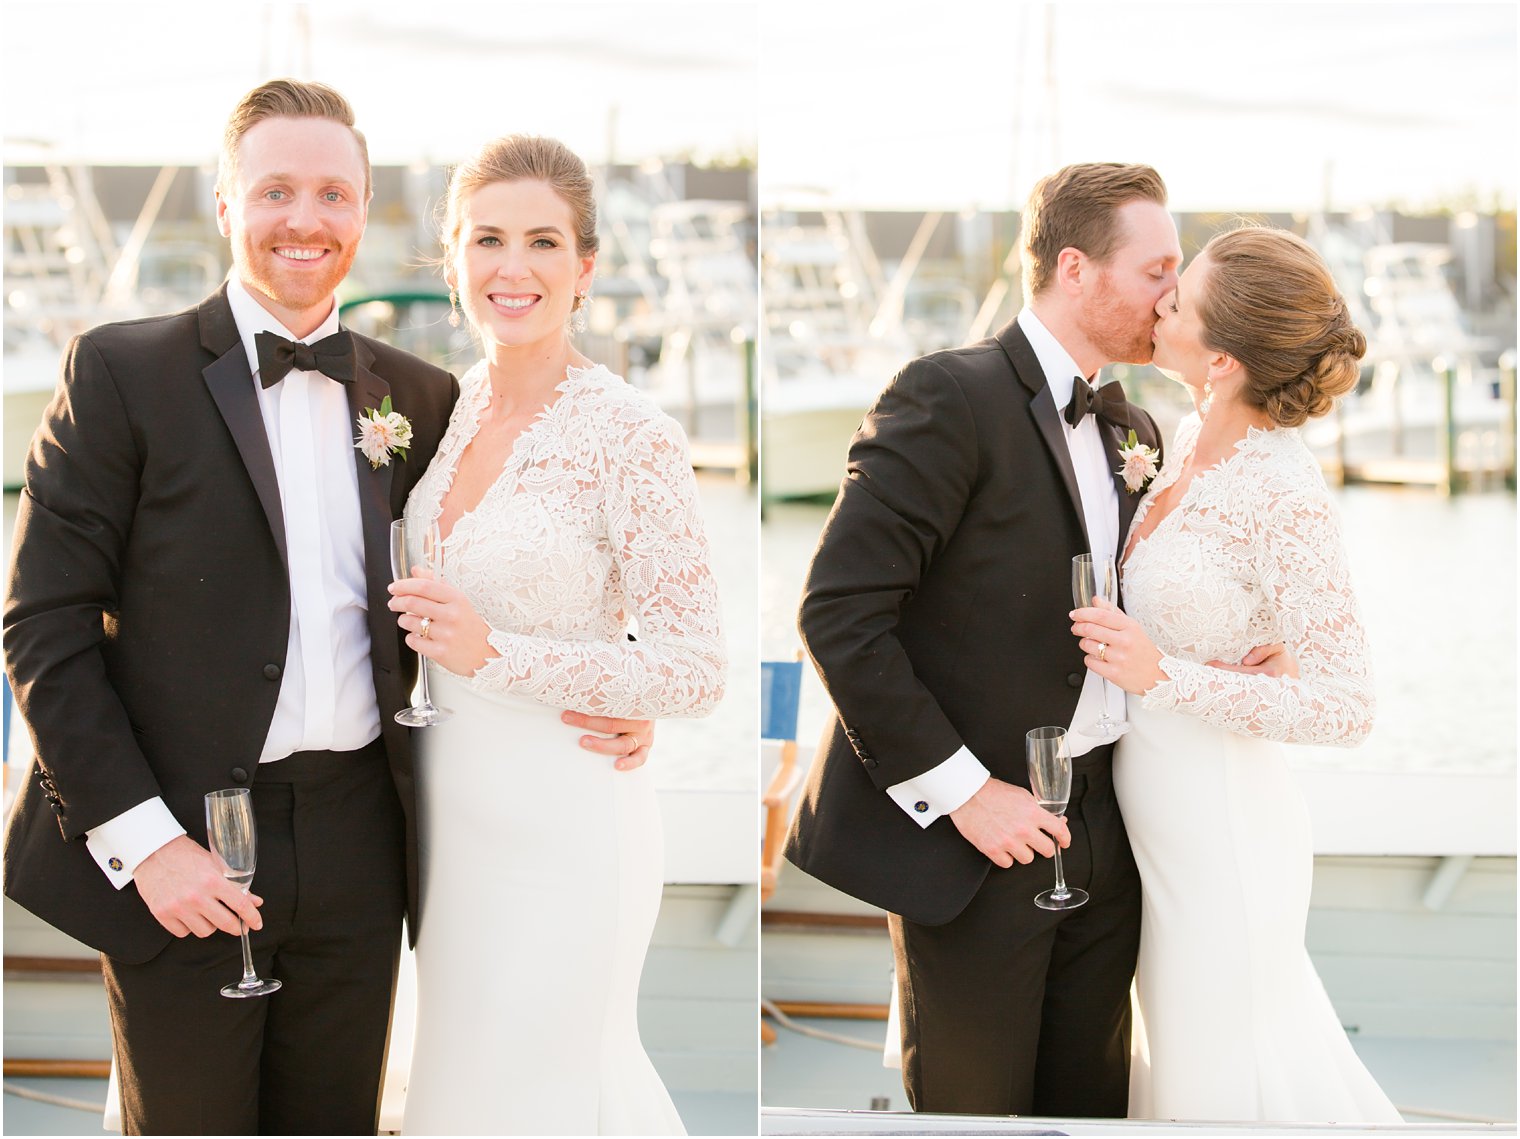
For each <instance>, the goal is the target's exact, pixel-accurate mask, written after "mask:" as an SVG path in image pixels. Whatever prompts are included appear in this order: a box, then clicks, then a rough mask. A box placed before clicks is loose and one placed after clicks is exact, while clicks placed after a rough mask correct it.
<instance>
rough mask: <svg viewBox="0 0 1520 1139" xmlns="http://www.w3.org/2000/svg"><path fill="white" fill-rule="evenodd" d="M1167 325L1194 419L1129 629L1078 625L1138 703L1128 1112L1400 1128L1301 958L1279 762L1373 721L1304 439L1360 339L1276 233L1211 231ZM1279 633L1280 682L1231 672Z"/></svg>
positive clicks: (1290, 241)
mask: <svg viewBox="0 0 1520 1139" xmlns="http://www.w3.org/2000/svg"><path fill="white" fill-rule="evenodd" d="M1157 313H1158V315H1159V317H1160V320H1159V322H1158V323H1157V325H1156V332H1155V339H1156V354H1155V363H1156V365H1157V366H1158V367H1160V368H1162V369H1164V370H1166V371H1167V372H1169V373H1172V374H1173V375H1175V376H1176V377H1177V378H1178V379H1180V380H1181V381H1182V383H1183V384H1185V385H1187V386H1188V387H1189V388H1190V389H1192V394H1193V397H1194V401H1195V404H1196V407H1197V414H1196V415H1191V416H1188V417H1187V418H1186V419H1184V420H1183V422H1182V424H1181V425H1180V426H1179V427H1178V429H1177V434H1176V438H1175V441H1174V442H1173V445H1172V447H1171V449H1170V450H1169V451H1168V452H1167V460H1166V465H1165V468H1164V469H1163V470H1162V471H1161V473H1160V474H1159V476H1157V477H1156V478H1155V481H1154V483H1153V484H1152V485H1151V487H1150V489H1149V492H1148V493H1147V494H1146V497H1145V499H1144V501H1143V502H1142V503H1141V504H1140V507H1139V510H1138V511H1137V512H1136V514H1135V518H1134V521H1133V523H1132V524H1131V526H1130V533H1129V538H1128V542H1127V545H1126V547H1125V560H1124V565H1123V576H1122V584H1123V596H1124V602H1125V605H1126V607H1127V610H1128V612H1127V614H1126V613H1125V612H1121V611H1120V610H1118V609H1116V608H1113V607H1112V606H1107V605H1106V604H1104V605H1100V606H1099V607H1097V608H1086V609H1078V610H1075V611H1074V612H1073V614H1072V617H1073V621H1074V624H1073V626H1072V631H1073V632H1074V633H1075V634H1076V635H1078V636H1079V637H1081V638H1082V640H1081V648H1082V650H1083V651H1084V652H1085V653H1086V654H1087V666H1088V667H1089V668H1091V669H1093V670H1094V671H1096V672H1098V673H1099V674H1101V675H1102V676H1104V677H1105V678H1106V679H1108V680H1111V681H1113V682H1114V683H1116V684H1118V685H1119V686H1120V687H1122V688H1124V689H1125V691H1127V692H1128V693H1130V696H1129V701H1128V705H1129V707H1128V712H1129V721H1130V725H1131V726H1130V730H1129V733H1128V734H1127V735H1125V736H1124V737H1123V738H1122V739H1121V741H1120V742H1119V744H1118V751H1117V754H1116V756H1115V759H1114V784H1115V790H1116V792H1117V794H1118V797H1119V804H1120V808H1121V809H1122V811H1123V813H1124V821H1125V825H1126V826H1127V828H1128V830H1129V837H1130V843H1131V845H1132V846H1133V848H1134V853H1135V861H1136V862H1137V863H1138V865H1139V868H1140V878H1141V883H1142V891H1143V910H1142V913H1143V916H1142V920H1141V935H1140V958H1139V963H1138V965H1137V967H1136V992H1137V995H1138V1000H1139V1009H1140V1018H1139V1022H1138V1023H1137V1024H1136V1026H1135V1045H1134V1062H1133V1064H1132V1066H1131V1073H1130V1101H1129V1114H1130V1116H1131V1117H1134V1118H1162V1119H1166V1118H1172V1119H1180V1118H1187V1119H1206V1120H1272V1121H1279V1122H1286V1121H1331V1120H1333V1121H1336V1122H1397V1121H1398V1120H1399V1114H1398V1112H1397V1111H1396V1110H1395V1108H1394V1106H1393V1105H1392V1103H1390V1102H1389V1100H1388V1097H1387V1096H1386V1095H1384V1094H1383V1092H1382V1091H1381V1089H1379V1087H1378V1086H1377V1084H1376V1083H1375V1082H1374V1081H1373V1079H1372V1077H1371V1076H1370V1075H1369V1074H1368V1073H1367V1070H1366V1069H1365V1068H1364V1067H1363V1066H1362V1064H1361V1062H1360V1061H1359V1060H1358V1059H1357V1057H1356V1054H1355V1053H1354V1052H1353V1051H1352V1048H1351V1045H1350V1044H1349V1043H1348V1041H1347V1039H1346V1034H1345V1032H1344V1031H1343V1029H1342V1028H1341V1025H1340V1022H1339V1021H1338V1020H1337V1018H1336V1015H1335V1011H1334V1009H1333V1008H1332V1007H1331V1004H1330V1001H1329V998H1328V997H1327V996H1326V994H1325V990H1324V987H1323V986H1322V985H1321V983H1320V980H1319V977H1318V976H1317V974H1316V973H1315V971H1314V967H1313V965H1312V964H1311V963H1310V960H1309V955H1308V953H1307V951H1306V950H1305V948H1304V925H1305V920H1306V918H1307V915H1308V908H1309V889H1310V880H1311V875H1312V869H1313V867H1312V860H1313V847H1312V844H1311V841H1310V834H1309V817H1308V812H1307V810H1306V808H1305V805H1304V801H1303V798H1302V796H1301V795H1300V793H1299V790H1298V788H1297V786H1296V785H1295V783H1294V780H1293V775H1292V772H1291V771H1290V770H1289V768H1288V764H1287V760H1286V757H1285V754H1284V752H1283V749H1282V747H1281V746H1280V744H1281V743H1283V742H1287V743H1318V744H1341V745H1345V746H1352V745H1355V744H1358V743H1360V742H1361V741H1362V739H1363V738H1364V737H1365V736H1366V735H1367V733H1368V731H1369V730H1370V729H1371V727H1372V714H1373V694H1372V682H1371V677H1370V675H1369V672H1368V660H1367V656H1368V653H1367V643H1366V638H1365V636H1364V634H1363V631H1362V625H1361V620H1360V618H1359V616H1358V612H1357V605H1356V598H1355V596H1354V595H1353V593H1352V590H1351V581H1350V575H1349V573H1348V570H1347V565H1346V558H1345V554H1344V552H1343V549H1342V545H1341V538H1340V530H1339V526H1338V524H1337V522H1336V518H1335V514H1334V511H1333V509H1332V506H1331V501H1330V495H1329V492H1328V490H1327V489H1326V486H1325V481H1324V478H1323V476H1322V475H1321V474H1320V471H1319V467H1318V464H1317V463H1316V462H1315V460H1314V457H1313V456H1312V455H1311V454H1310V453H1309V451H1308V449H1307V447H1306V446H1305V445H1304V443H1303V440H1302V439H1300V437H1299V434H1298V432H1297V431H1296V430H1295V428H1297V427H1298V426H1299V425H1300V424H1302V423H1304V422H1305V421H1306V420H1308V419H1309V418H1311V417H1313V416H1319V415H1323V414H1325V413H1326V412H1327V411H1329V410H1330V409H1331V407H1332V406H1333V405H1334V401H1335V398H1336V397H1337V396H1339V395H1342V394H1344V393H1346V392H1348V391H1350V390H1351V389H1352V388H1353V387H1354V386H1355V384H1356V380H1357V373H1358V363H1357V361H1358V360H1359V359H1360V358H1361V356H1362V355H1363V353H1364V352H1365V351H1366V342H1365V340H1364V339H1363V337H1362V334H1361V333H1360V332H1359V331H1357V329H1356V328H1355V327H1354V326H1353V325H1352V324H1351V321H1350V318H1349V316H1348V314H1347V311H1346V305H1345V302H1344V300H1343V299H1342V298H1341V297H1340V295H1339V294H1338V293H1337V292H1336V289H1335V284H1334V281H1333V279H1332V278H1331V276H1330V273H1329V271H1328V270H1327V269H1326V268H1325V265H1324V262H1323V261H1321V260H1320V258H1319V256H1318V255H1317V254H1316V253H1315V252H1314V251H1313V250H1312V249H1311V248H1310V247H1309V246H1308V245H1307V244H1306V243H1305V242H1303V241H1301V240H1300V239H1298V238H1297V237H1294V236H1293V235H1292V234H1289V233H1287V232H1285V231H1281V230H1272V229H1264V228H1245V229H1239V230H1235V231H1233V232H1229V233H1225V234H1221V235H1219V236H1216V237H1215V238H1214V239H1213V240H1212V241H1210V242H1209V244H1208V246H1207V247H1206V248H1205V249H1204V250H1203V252H1202V253H1201V254H1200V255H1199V256H1198V257H1197V258H1196V259H1195V260H1194V261H1193V263H1192V265H1191V266H1189V268H1188V269H1187V271H1186V272H1185V273H1184V274H1183V275H1182V278H1181V279H1180V281H1179V282H1178V285H1177V289H1176V291H1175V292H1174V293H1172V294H1171V295H1169V296H1167V297H1165V298H1163V299H1162V301H1161V303H1160V304H1159V305H1158V306H1157ZM1278 641H1281V642H1284V643H1285V644H1286V646H1287V650H1288V651H1287V653H1286V654H1283V656H1282V659H1281V660H1279V661H1274V662H1272V664H1271V666H1270V667H1262V666H1259V665H1258V666H1251V665H1236V666H1232V665H1228V664H1225V663H1223V662H1225V661H1237V660H1243V659H1245V658H1246V657H1247V650H1248V649H1249V648H1250V647H1251V646H1253V645H1261V644H1266V643H1268V642H1278ZM1253 659H1254V658H1253ZM1275 672H1282V673H1284V675H1274V674H1273V673H1275Z"/></svg>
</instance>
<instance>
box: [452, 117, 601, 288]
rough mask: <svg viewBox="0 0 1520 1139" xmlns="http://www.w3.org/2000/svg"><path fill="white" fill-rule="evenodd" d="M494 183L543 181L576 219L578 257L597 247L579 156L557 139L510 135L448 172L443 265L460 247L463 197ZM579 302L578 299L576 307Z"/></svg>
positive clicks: (587, 180) (592, 205) (592, 203)
mask: <svg viewBox="0 0 1520 1139" xmlns="http://www.w3.org/2000/svg"><path fill="white" fill-rule="evenodd" d="M497 182H547V183H548V184H549V185H550V187H552V188H553V190H554V192H555V193H556V194H558V195H559V196H560V197H561V198H563V199H564V200H565V204H566V205H568V206H569V207H570V213H571V215H572V216H573V217H574V218H575V252H576V254H577V256H580V257H589V256H591V255H592V254H593V253H595V252H596V251H597V248H598V247H599V246H600V244H601V242H600V240H599V239H598V238H597V236H596V194H595V192H594V187H593V185H592V182H591V175H590V173H588V172H587V170H586V164H585V163H584V162H582V161H581V160H580V156H579V155H577V154H576V153H575V151H573V150H571V149H570V148H569V147H568V146H566V145H565V144H564V143H562V142H560V141H558V140H557V139H552V138H543V137H541V136H539V135H530V134H509V135H506V136H505V137H503V138H497V139H492V140H491V141H490V142H488V143H486V144H485V145H484V146H482V147H481V148H480V149H479V150H478V151H476V152H475V153H474V154H473V155H471V156H470V157H469V158H467V159H465V160H464V161H463V162H461V163H460V164H459V165H458V166H456V167H454V171H453V173H452V174H450V175H449V192H448V196H447V197H446V198H445V199H444V209H443V221H442V223H441V224H440V225H439V234H438V238H439V241H440V242H442V244H443V263H444V265H445V266H447V265H448V264H450V263H451V262H452V261H453V260H454V255H455V254H456V253H458V252H459V226H460V223H461V221H462V220H463V219H462V215H463V213H464V203H465V199H467V198H468V197H469V196H470V195H471V194H473V193H474V192H475V191H476V190H478V189H480V188H481V187H482V186H490V185H493V184H495V183H497ZM581 303H582V302H581V301H580V299H579V298H577V300H576V302H575V307H576V308H579V307H580V306H581Z"/></svg>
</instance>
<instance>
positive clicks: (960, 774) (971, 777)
mask: <svg viewBox="0 0 1520 1139" xmlns="http://www.w3.org/2000/svg"><path fill="white" fill-rule="evenodd" d="M991 774H992V773H991V772H990V771H988V770H987V769H986V768H985V767H983V766H982V762H981V760H979V759H977V758H976V756H974V755H972V754H971V751H970V749H969V748H965V747H962V748H961V749H960V750H959V751H958V752H956V753H955V754H954V755H952V756H951V757H950V758H949V759H947V760H945V762H944V763H941V764H940V765H939V766H938V767H931V768H929V770H928V771H925V772H923V773H922V774H921V775H915V776H914V777H913V778H912V779H905V780H903V781H902V782H901V783H894V784H892V786H890V787H888V788H887V794H888V795H890V796H892V801H893V802H894V803H896V804H897V805H898V806H899V807H901V808H902V809H903V810H904V811H905V812H907V815H908V817H909V818H910V819H912V820H913V821H914V822H915V823H917V824H918V825H919V826H921V827H926V826H928V825H929V824H930V823H932V822H933V821H934V820H935V819H937V818H939V817H940V816H941V815H948V814H949V813H950V812H951V811H953V810H955V809H957V808H958V807H960V806H961V805H962V804H963V803H965V802H966V800H967V799H969V798H971V796H973V795H975V794H976V793H977V792H978V791H980V790H981V789H982V784H983V783H986V782H987V780H988V778H989V777H990V776H991Z"/></svg>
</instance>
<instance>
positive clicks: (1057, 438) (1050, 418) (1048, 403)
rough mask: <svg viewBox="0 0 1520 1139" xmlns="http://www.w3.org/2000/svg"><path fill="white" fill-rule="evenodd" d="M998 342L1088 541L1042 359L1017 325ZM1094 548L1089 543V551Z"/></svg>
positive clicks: (1079, 494)
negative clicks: (1022, 390)
mask: <svg viewBox="0 0 1520 1139" xmlns="http://www.w3.org/2000/svg"><path fill="white" fill-rule="evenodd" d="M997 342H998V343H999V344H1000V345H1001V346H1002V348H1003V351H1004V352H1005V353H1006V354H1007V356H1008V360H1009V362H1010V363H1011V364H1012V365H1013V373H1014V375H1015V376H1017V377H1018V380H1019V382H1020V383H1021V384H1022V385H1023V386H1024V387H1025V389H1026V390H1027V391H1028V392H1029V394H1030V396H1031V397H1032V398H1031V399H1030V401H1029V413H1030V415H1032V416H1033V417H1034V422H1035V426H1036V427H1038V428H1039V429H1040V438H1041V439H1043V440H1044V441H1045V447H1046V449H1047V450H1048V451H1049V452H1050V457H1051V459H1052V460H1053V461H1054V462H1055V465H1056V469H1057V470H1059V471H1060V472H1061V483H1062V485H1064V486H1065V487H1066V494H1067V496H1068V498H1069V499H1070V500H1071V508H1072V510H1074V511H1075V512H1076V515H1077V524H1078V525H1080V526H1081V527H1082V534H1083V536H1084V537H1086V535H1087V515H1086V513H1085V512H1084V511H1083V509H1082V492H1081V491H1080V490H1079V489H1078V488H1077V471H1076V468H1075V467H1073V466H1072V464H1071V448H1070V447H1068V446H1067V445H1066V429H1065V427H1064V426H1063V425H1062V422H1061V412H1060V409H1059V408H1057V407H1056V400H1055V397H1054V396H1053V395H1051V394H1050V385H1049V384H1048V383H1046V382H1045V371H1044V369H1043V368H1041V367H1040V361H1039V358H1038V357H1037V356H1035V353H1034V349H1033V348H1032V347H1031V346H1030V344H1029V340H1028V338H1027V337H1025V335H1024V333H1023V330H1022V329H1020V328H1019V326H1018V324H1017V322H1010V323H1009V324H1007V325H1005V326H1004V327H1003V330H1002V331H1001V332H999V333H998V334H997ZM1091 548H1092V545H1091V543H1090V542H1089V543H1088V549H1091Z"/></svg>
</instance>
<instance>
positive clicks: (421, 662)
mask: <svg viewBox="0 0 1520 1139" xmlns="http://www.w3.org/2000/svg"><path fill="white" fill-rule="evenodd" d="M427 664H428V662H427V657H425V656H423V655H422V654H421V653H418V654H417V671H418V672H419V673H421V676H420V677H419V679H420V680H421V681H422V706H423V707H424V708H431V707H432V706H433V697H432V696H431V695H430V694H429V692H428V678H427Z"/></svg>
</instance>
